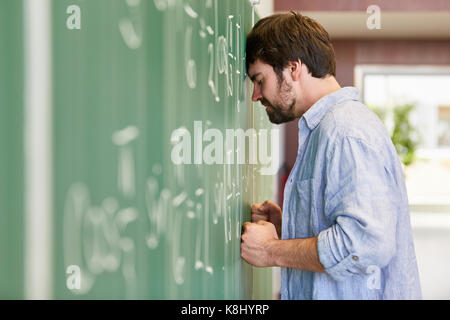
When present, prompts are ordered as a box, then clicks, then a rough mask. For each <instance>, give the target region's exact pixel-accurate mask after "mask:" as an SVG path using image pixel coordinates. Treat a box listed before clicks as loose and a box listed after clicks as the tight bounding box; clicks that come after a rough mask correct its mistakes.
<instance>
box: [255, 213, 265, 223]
mask: <svg viewBox="0 0 450 320" xmlns="http://www.w3.org/2000/svg"><path fill="white" fill-rule="evenodd" d="M267 219H268V216H267V215H266V214H259V213H252V222H258V221H260V220H264V221H267Z"/></svg>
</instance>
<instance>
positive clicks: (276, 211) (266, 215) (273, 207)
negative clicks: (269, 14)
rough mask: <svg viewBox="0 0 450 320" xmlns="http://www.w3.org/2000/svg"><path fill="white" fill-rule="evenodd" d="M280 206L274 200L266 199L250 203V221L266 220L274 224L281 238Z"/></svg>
mask: <svg viewBox="0 0 450 320" xmlns="http://www.w3.org/2000/svg"><path fill="white" fill-rule="evenodd" d="M281 216H282V212H281V208H280V207H279V206H278V205H277V204H276V203H274V202H272V201H270V200H266V201H265V202H263V203H255V204H254V205H252V222H258V221H267V222H270V223H272V224H273V225H274V226H275V229H276V231H277V235H278V238H280V239H281Z"/></svg>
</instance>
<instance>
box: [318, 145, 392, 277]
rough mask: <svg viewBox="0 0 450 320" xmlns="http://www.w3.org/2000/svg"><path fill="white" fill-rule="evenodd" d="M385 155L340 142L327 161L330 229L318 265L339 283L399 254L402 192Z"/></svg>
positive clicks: (326, 205)
mask: <svg viewBox="0 0 450 320" xmlns="http://www.w3.org/2000/svg"><path fill="white" fill-rule="evenodd" d="M385 162H386V160H384V159H383V155H382V152H381V150H375V149H373V148H372V147H371V146H370V145H369V144H367V143H366V142H365V141H363V140H361V139H359V138H354V137H344V138H342V139H340V140H336V142H335V143H334V147H333V149H332V152H330V155H329V157H328V158H327V163H326V168H325V173H326V187H325V191H324V211H325V215H326V218H327V220H328V221H329V224H330V227H329V228H327V229H325V230H323V231H322V232H320V233H319V235H318V241H317V249H318V254H319V260H320V262H321V263H322V265H323V266H324V268H325V271H326V272H327V273H328V274H329V275H330V276H331V277H332V278H334V279H335V280H338V281H339V280H344V279H346V278H347V277H349V276H353V275H355V274H359V275H361V274H367V273H368V268H369V267H371V268H373V267H378V268H380V269H381V268H383V267H385V266H386V265H387V264H388V263H389V261H390V260H391V259H392V257H393V256H394V255H395V252H396V241H395V230H396V223H397V214H398V210H399V209H398V207H397V204H396V202H395V201H396V200H395V199H396V198H397V199H398V196H399V188H398V186H397V185H396V182H395V180H394V179H393V177H392V174H391V173H390V172H389V170H388V169H387V168H386V166H385V164H384V163H385Z"/></svg>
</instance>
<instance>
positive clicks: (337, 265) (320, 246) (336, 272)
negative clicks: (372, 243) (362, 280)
mask: <svg viewBox="0 0 450 320" xmlns="http://www.w3.org/2000/svg"><path fill="white" fill-rule="evenodd" d="M330 232H332V230H331V228H328V229H326V230H323V231H322V232H320V233H319V236H318V239H317V251H318V254H319V260H320V263H322V265H323V267H324V269H325V272H326V273H327V274H329V275H330V276H331V277H332V278H333V279H335V280H337V281H343V280H345V279H346V278H348V277H349V276H352V275H355V274H361V267H360V263H361V262H360V261H359V257H358V256H357V255H354V254H349V255H347V256H346V257H345V258H344V259H342V260H341V261H338V260H336V258H335V255H334V254H333V251H332V250H331V246H330V242H329V233H330Z"/></svg>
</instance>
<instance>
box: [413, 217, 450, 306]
mask: <svg viewBox="0 0 450 320" xmlns="http://www.w3.org/2000/svg"><path fill="white" fill-rule="evenodd" d="M411 224H412V228H413V236H414V245H415V249H416V257H417V264H418V268H419V275H420V281H421V286H422V296H423V299H426V300H428V299H439V300H440V299H445V300H448V299H450V273H449V272H450V213H411Z"/></svg>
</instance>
